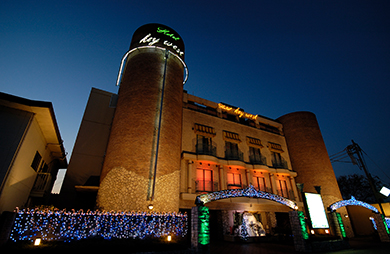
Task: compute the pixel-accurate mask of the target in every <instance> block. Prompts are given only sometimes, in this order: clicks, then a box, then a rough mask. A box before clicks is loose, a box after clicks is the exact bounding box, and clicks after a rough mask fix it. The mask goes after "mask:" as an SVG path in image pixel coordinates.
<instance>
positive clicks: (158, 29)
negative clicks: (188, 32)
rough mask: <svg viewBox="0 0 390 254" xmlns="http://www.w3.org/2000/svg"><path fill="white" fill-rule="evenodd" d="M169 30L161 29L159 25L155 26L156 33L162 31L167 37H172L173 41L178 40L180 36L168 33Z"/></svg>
mask: <svg viewBox="0 0 390 254" xmlns="http://www.w3.org/2000/svg"><path fill="white" fill-rule="evenodd" d="M169 32H170V31H169V30H168V29H162V28H161V27H158V28H157V33H163V34H165V35H166V36H168V37H171V38H172V39H174V40H175V41H178V40H180V37H176V36H175V35H174V34H171V33H169Z"/></svg>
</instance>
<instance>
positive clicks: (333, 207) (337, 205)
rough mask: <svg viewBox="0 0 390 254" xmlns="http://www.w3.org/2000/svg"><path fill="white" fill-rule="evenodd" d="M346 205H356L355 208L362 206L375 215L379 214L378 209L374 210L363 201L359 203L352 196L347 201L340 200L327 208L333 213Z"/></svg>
mask: <svg viewBox="0 0 390 254" xmlns="http://www.w3.org/2000/svg"><path fill="white" fill-rule="evenodd" d="M347 205H357V206H363V207H365V208H367V209H370V210H371V211H373V212H375V213H379V211H378V209H376V208H375V207H373V206H372V205H370V204H367V203H365V202H363V201H359V200H356V199H355V197H354V196H351V199H348V200H341V201H338V202H336V203H333V204H331V205H330V206H329V209H330V210H331V211H332V212H334V211H336V210H337V209H339V208H340V207H343V206H347Z"/></svg>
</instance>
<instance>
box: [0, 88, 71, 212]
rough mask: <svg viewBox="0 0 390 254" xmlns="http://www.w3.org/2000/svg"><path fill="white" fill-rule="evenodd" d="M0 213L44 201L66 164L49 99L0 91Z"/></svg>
mask: <svg viewBox="0 0 390 254" xmlns="http://www.w3.org/2000/svg"><path fill="white" fill-rule="evenodd" d="M0 122H1V125H0V144H1V149H0V183H1V187H0V213H2V212H4V211H13V210H14V209H15V208H16V207H29V206H34V205H41V204H46V202H47V201H48V199H49V196H50V193H51V189H52V187H53V184H54V181H55V179H56V176H57V172H58V170H59V169H62V168H66V167H67V166H68V164H67V160H66V154H65V149H64V147H63V145H62V139H61V135H60V132H59V129H58V126H57V122H56V118H55V115H54V110H53V106H52V104H51V103H50V102H44V101H33V100H28V99H25V98H21V97H17V96H13V95H9V94H6V93H0Z"/></svg>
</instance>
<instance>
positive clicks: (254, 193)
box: [195, 184, 298, 210]
mask: <svg viewBox="0 0 390 254" xmlns="http://www.w3.org/2000/svg"><path fill="white" fill-rule="evenodd" d="M236 197H251V198H263V199H268V200H272V201H276V202H278V203H280V204H283V205H285V206H288V207H290V208H291V209H294V210H296V209H298V206H297V204H296V203H295V202H293V201H291V200H289V199H287V198H284V197H282V196H279V195H276V194H272V193H269V192H264V191H258V190H256V189H255V187H253V185H252V184H250V185H249V186H248V187H247V188H245V189H235V190H222V191H216V192H212V193H207V194H202V195H199V196H197V197H196V200H195V204H197V205H204V204H206V203H208V202H210V201H214V200H219V199H224V198H236Z"/></svg>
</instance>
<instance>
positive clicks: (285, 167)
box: [59, 24, 349, 235]
mask: <svg viewBox="0 0 390 254" xmlns="http://www.w3.org/2000/svg"><path fill="white" fill-rule="evenodd" d="M122 63H123V66H121V70H120V73H119V77H118V85H120V89H119V92H118V94H113V93H109V92H106V91H102V90H99V89H96V88H92V90H91V94H90V97H89V100H88V104H87V107H86V110H85V113H84V116H83V120H82V122H81V125H80V130H79V133H78V136H77V139H76V143H75V146H74V150H73V153H72V157H71V159H70V162H69V167H68V171H67V174H66V177H65V181H64V186H63V190H62V191H61V201H62V203H61V204H60V205H59V206H62V207H68V208H70V207H71V208H76V209H77V208H83V209H94V208H96V207H97V208H100V209H104V210H122V211H123V210H141V211H144V210H147V209H148V207H149V206H150V207H153V208H152V209H153V211H158V212H163V211H179V210H180V211H187V212H188V211H189V209H191V207H193V206H195V198H196V197H197V196H198V195H200V194H203V193H212V192H216V191H220V190H232V189H243V188H247V187H248V186H250V185H252V186H253V187H254V188H255V189H257V190H259V191H263V192H267V193H273V194H275V195H278V196H281V197H284V198H287V199H289V200H292V201H294V202H295V203H296V204H297V206H298V209H299V210H304V204H303V200H302V195H301V193H302V192H311V193H318V192H320V193H321V195H322V200H323V202H324V207H325V208H327V207H328V206H329V205H330V204H332V203H334V202H336V201H339V200H342V197H341V194H340V190H339V188H338V185H337V181H336V177H335V174H334V172H333V169H332V166H331V163H330V160H329V156H328V153H327V151H326V147H325V144H324V141H323V138H322V135H321V131H320V128H319V126H318V123H317V119H316V117H315V115H314V114H313V113H310V112H295V113H291V114H287V115H284V116H282V117H280V118H278V119H270V118H267V117H264V116H261V115H258V114H257V113H256V112H246V111H245V110H244V109H242V108H240V107H239V106H240V105H234V106H233V105H229V104H228V103H218V102H212V101H208V100H206V99H203V98H199V97H196V96H193V95H190V94H188V93H187V92H186V91H185V90H183V80H184V81H185V79H186V72H185V71H186V66H185V63H184V43H183V41H182V39H181V38H180V37H179V35H178V34H177V32H175V31H174V30H173V29H170V28H168V27H166V26H163V25H158V24H148V25H145V26H142V27H140V28H139V29H138V30H137V31H136V32H135V33H134V36H133V39H132V42H131V46H130V49H129V51H128V52H127V53H126V55H125V56H124V58H123V61H122ZM122 67H123V68H122ZM298 187H299V188H298ZM207 206H208V207H209V208H210V209H211V216H215V218H216V219H213V220H211V224H212V225H211V228H213V227H214V228H216V229H218V230H219V231H220V232H219V233H218V235H228V234H231V233H232V232H230V231H232V230H233V228H234V227H235V226H237V225H236V224H237V221H236V220H237V218H240V215H242V213H244V212H250V213H252V214H254V215H255V217H256V219H257V220H258V221H260V222H261V223H262V225H263V227H264V229H265V231H266V233H267V234H273V233H278V232H279V233H282V232H281V231H283V230H285V229H286V228H288V224H289V223H288V211H290V208H289V207H287V206H284V205H282V204H279V203H277V202H274V201H271V200H267V199H261V198H250V197H236V198H226V199H221V200H218V201H213V202H210V203H207ZM339 212H340V213H341V214H342V215H343V218H344V215H346V214H347V212H346V209H345V208H342V209H340V211H339ZM241 218H242V217H241ZM345 225H346V227H347V228H348V227H349V226H348V225H349V220H348V219H346V222H345ZM218 230H214V232H216V231H218ZM221 230H222V231H221Z"/></svg>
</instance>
